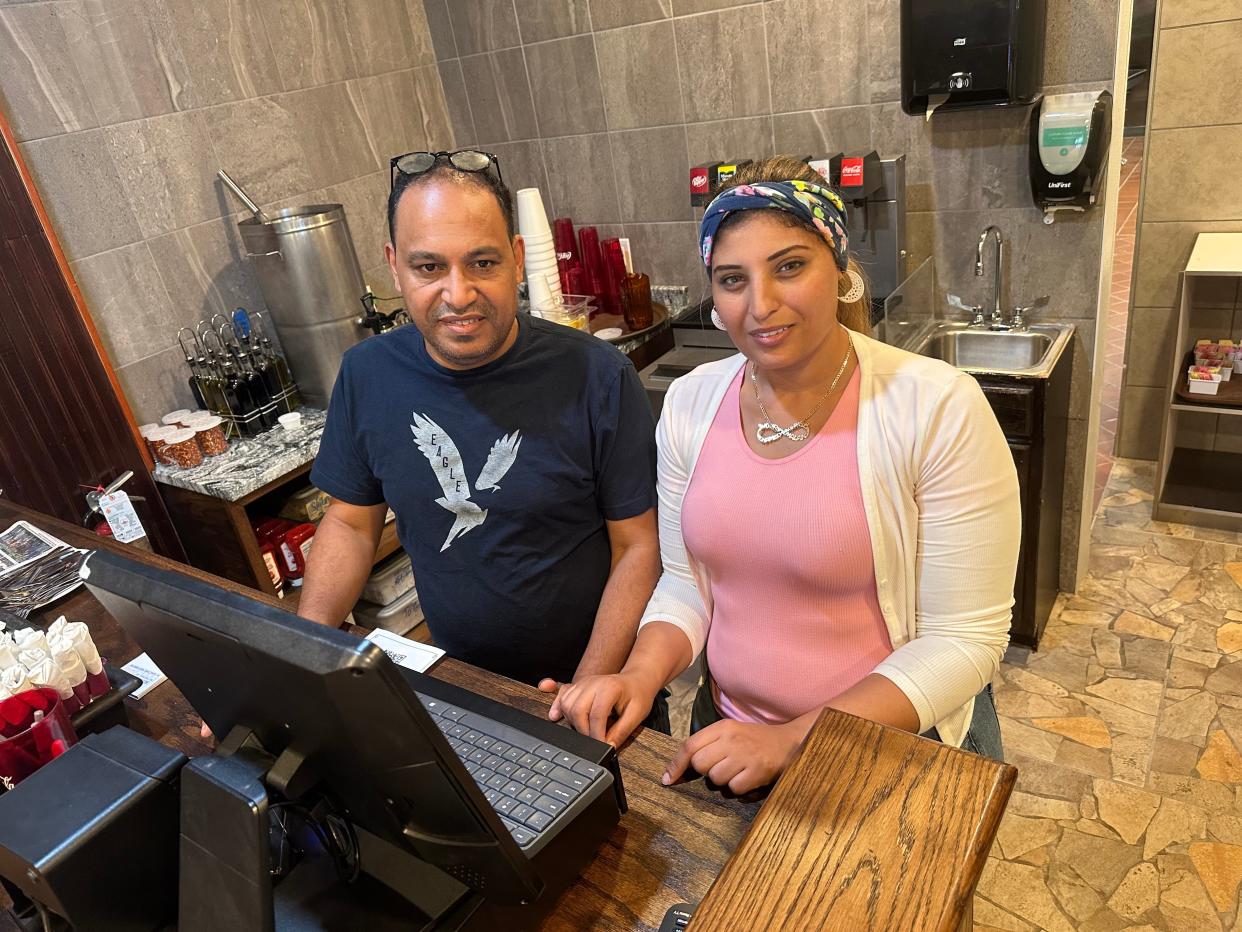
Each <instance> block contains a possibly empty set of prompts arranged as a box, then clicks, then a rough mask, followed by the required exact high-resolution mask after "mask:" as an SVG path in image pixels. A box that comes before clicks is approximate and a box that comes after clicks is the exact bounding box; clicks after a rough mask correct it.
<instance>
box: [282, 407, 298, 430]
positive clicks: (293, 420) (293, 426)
mask: <svg viewBox="0 0 1242 932" xmlns="http://www.w3.org/2000/svg"><path fill="white" fill-rule="evenodd" d="M276 420H278V421H280V426H281V427H283V428H284V429H285V430H300V429H301V428H302V414H301V412H298V411H292V412H290V413H289V414H282V415H281V416H280V417H278V418H277V419H276Z"/></svg>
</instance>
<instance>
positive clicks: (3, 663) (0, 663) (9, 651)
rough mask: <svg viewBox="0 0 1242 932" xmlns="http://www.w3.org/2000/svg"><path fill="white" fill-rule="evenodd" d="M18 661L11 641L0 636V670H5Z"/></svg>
mask: <svg viewBox="0 0 1242 932" xmlns="http://www.w3.org/2000/svg"><path fill="white" fill-rule="evenodd" d="M18 662H19V661H18V659H17V651H16V650H15V649H14V647H13V642H12V641H10V640H6V639H4V638H0V672H3V671H5V670H7V669H8V668H9V667H11V666H13V665H14V664H16V663H18Z"/></svg>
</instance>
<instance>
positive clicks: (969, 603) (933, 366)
mask: <svg viewBox="0 0 1242 932" xmlns="http://www.w3.org/2000/svg"><path fill="white" fill-rule="evenodd" d="M850 337H851V339H852V341H853V345H854V350H855V352H856V353H857V357H858V365H859V369H860V377H861V384H860V387H859V389H860V390H859V397H858V473H859V479H860V481H861V485H862V496H863V505H864V507H865V509H866V513H867V526H868V527H869V528H870V531H871V549H872V554H873V558H874V562H875V582H876V590H877V593H878V596H879V603H880V609H881V611H882V612H883V613H884V621H885V624H886V625H887V626H888V634H889V638H890V639H891V641H892V645H893V653H892V654H891V655H890V656H889V657H887V658H886V659H885V660H884V661H883V662H882V663H881V664H880V665H879V666H878V667H876V669H875V672H876V673H879V674H881V675H883V676H885V677H887V678H888V679H890V680H892V682H893V683H895V684H896V685H897V687H898V688H899V689H901V691H902V692H903V693H905V695H906V696H907V697H908V698H909V700H910V702H911V703H912V704H913V705H914V708H915V709H916V710H917V711H918V715H919V730H920V731H926V730H927V729H928V728H930V727H931V726H932V725H935V726H936V729H937V731H938V732H939V734H940V738H941V740H942V741H944V742H945V743H947V744H952V745H954V746H958V745H960V744H961V743H962V739H963V738H964V737H965V735H966V731H967V730H968V728H969V726H970V717H971V712H972V711H973V709H974V697H975V696H976V695H977V694H978V693H979V691H980V690H981V689H983V687H984V685H985V684H987V683H989V682H991V680H992V678H993V677H994V676H995V675H996V672H997V670H998V668H999V666H1000V661H1001V656H1002V655H1003V654H1004V651H1005V646H1006V645H1007V644H1008V642H1009V623H1010V618H1011V613H1012V608H1013V586H1014V572H1015V569H1016V566H1017V559H1018V539H1019V535H1020V530H1021V528H1020V523H1021V512H1020V508H1019V502H1018V479H1017V473H1016V471H1015V469H1014V464H1013V457H1012V455H1011V454H1010V452H1009V447H1008V445H1007V443H1006V441H1005V438H1004V435H1003V434H1002V433H1001V429H1000V426H999V425H998V424H997V422H996V417H995V415H993V413H992V410H991V408H990V407H989V406H988V402H987V399H986V398H985V397H984V395H983V392H982V390H981V389H980V388H979V385H978V384H977V383H976V382H975V380H974V379H973V378H972V377H971V376H969V375H967V374H966V373H964V372H960V371H959V370H957V369H954V368H953V367H952V366H950V365H948V364H947V363H944V362H940V361H938V360H934V359H928V358H925V357H923V356H916V355H914V354H913V353H908V352H905V351H904V350H899V349H896V348H894V347H891V346H888V345H886V344H884V343H880V342H877V341H875V340H872V339H870V338H869V337H865V336H861V335H859V334H856V333H851V334H850ZM744 363H745V358H744V357H743V356H741V355H738V356H733V357H731V358H729V359H724V360H720V361H719V362H713V363H708V364H707V365H703V366H699V367H698V368H697V369H695V370H694V371H693V372H691V373H689V374H688V375H685V376H682V377H681V378H679V379H677V380H676V381H675V382H673V384H672V385H671V386H670V387H669V391H668V394H667V395H666V397H665V400H664V411H663V414H662V415H661V417H660V423H659V426H658V427H657V429H656V437H657V442H658V446H659V468H658V476H659V504H660V508H659V521H660V555H661V558H662V560H663V563H664V572H663V575H662V576H661V577H660V582H659V584H658V585H657V586H656V589H655V592H654V593H653V594H652V596H651V600H650V602H648V603H647V609H646V611H645V612H644V613H643V619H642V622H641V624H642V625H646V624H650V623H651V622H653V621H665V622H669V623H671V624H673V625H676V626H677V627H678V628H680V629H681V630H682V631H683V632H684V633H685V635H686V637H687V638H688V639H689V640H690V644H691V646H692V648H693V652H694V655H695V656H698V654H699V652H700V651H701V650H702V649H703V646H704V644H705V643H706V641H707V630H708V627H709V625H710V623H711V614H712V605H711V579H710V576H709V573H708V571H707V569H706V568H705V567H703V566H702V565H701V564H699V563H698V562H697V561H696V560H695V559H694V557H693V556H691V555H689V554H687V552H686V545H685V541H684V539H683V537H682V530H681V504H682V500H683V499H684V497H685V494H686V489H687V488H688V487H689V485H690V479H691V477H692V476H693V475H694V466H695V463H696V461H697V460H698V456H699V451H700V450H701V449H702V448H703V441H704V440H705V439H706V437H707V432H708V428H709V427H710V426H711V423H712V419H713V418H714V417H715V416H716V412H717V410H718V409H719V407H720V403H721V399H722V398H723V397H724V394H725V390H726V389H727V388H728V386H729V383H730V382H731V381H732V379H733V377H734V376H735V375H737V373H738V370H739V369H740V368H741V367H742V366H743V364H744ZM833 485H834V478H833V477H832V476H824V483H823V486H822V488H819V489H807V490H805V493H804V494H803V495H801V496H800V497H799V500H798V501H796V502H779V501H773V502H772V518H771V520H772V521H773V522H776V523H779V522H780V520H781V513H782V511H783V510H784V509H785V508H790V507H796V508H807V507H815V500H816V497H817V496H821V495H823V496H827V495H831V494H833ZM737 492H738V494H739V495H746V494H755V495H762V494H764V490H762V489H738V490H737ZM737 543H738V551H739V558H742V555H743V554H744V553H745V549H746V546H747V545H746V542H745V541H738V542H737ZM756 611H762V606H756ZM640 627H641V625H640ZM823 698H824V699H825V700H827V699H828V698H830V697H823Z"/></svg>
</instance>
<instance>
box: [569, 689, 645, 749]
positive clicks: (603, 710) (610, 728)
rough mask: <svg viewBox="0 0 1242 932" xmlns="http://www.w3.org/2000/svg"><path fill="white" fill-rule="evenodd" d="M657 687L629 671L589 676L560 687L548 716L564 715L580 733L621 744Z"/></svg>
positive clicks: (637, 722) (643, 713) (641, 714)
mask: <svg viewBox="0 0 1242 932" xmlns="http://www.w3.org/2000/svg"><path fill="white" fill-rule="evenodd" d="M659 691H660V689H659V687H658V686H657V687H656V688H654V689H652V688H651V686H650V685H649V684H647V683H645V682H643V680H642V679H640V678H639V677H636V676H634V674H632V673H613V674H610V675H607V676H588V677H585V678H583V679H581V680H579V681H578V682H576V683H571V684H569V685H567V686H564V687H562V689H561V691H560V695H558V696H557V699H556V702H555V703H554V704H553V706H552V708H551V709H550V710H549V712H548V717H549V718H551V719H552V720H553V721H558V720H559V719H561V718H564V719H565V721H567V722H569V724H570V725H572V726H573V727H574V728H575V729H576V730H577V731H579V732H581V733H582V734H584V735H590V736H591V737H592V738H595V739H596V740H599V741H607V742H608V743H609V744H611V745H612V746H613V747H620V746H621V744H622V743H623V742H624V741H625V739H626V738H628V737H629V736H630V733H631V732H633V731H634V729H635V728H637V727H638V726H639V725H641V724H642V723H643V721H644V719H646V718H647V715H648V714H649V713H650V712H651V706H652V703H654V702H655V697H656V695H657V694H658V693H659ZM614 716H615V721H612V723H611V724H609V722H610V720H612V719H613V717H614Z"/></svg>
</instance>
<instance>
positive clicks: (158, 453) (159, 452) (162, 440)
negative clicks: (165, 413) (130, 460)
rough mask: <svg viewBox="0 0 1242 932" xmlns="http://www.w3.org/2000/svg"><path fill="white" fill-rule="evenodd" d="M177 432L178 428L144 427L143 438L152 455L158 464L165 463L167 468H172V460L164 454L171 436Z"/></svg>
mask: <svg viewBox="0 0 1242 932" xmlns="http://www.w3.org/2000/svg"><path fill="white" fill-rule="evenodd" d="M176 432H177V428H176V427H144V428H143V430H142V436H143V437H144V438H145V439H146V441H147V446H149V447H150V448H151V455H152V456H154V457H155V461H156V462H157V463H163V464H164V465H165V466H171V465H172V460H170V459H169V458H168V456H167V455H166V454H165V453H164V447H165V446H166V445H167V442H168V438H169V436H170V435H172V434H175V433H176Z"/></svg>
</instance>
